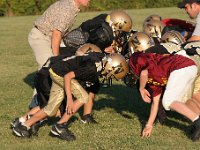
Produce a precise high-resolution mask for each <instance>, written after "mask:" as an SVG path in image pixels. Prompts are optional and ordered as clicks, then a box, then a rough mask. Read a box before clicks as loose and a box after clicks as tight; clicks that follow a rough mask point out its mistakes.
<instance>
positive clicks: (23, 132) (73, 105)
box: [13, 52, 128, 141]
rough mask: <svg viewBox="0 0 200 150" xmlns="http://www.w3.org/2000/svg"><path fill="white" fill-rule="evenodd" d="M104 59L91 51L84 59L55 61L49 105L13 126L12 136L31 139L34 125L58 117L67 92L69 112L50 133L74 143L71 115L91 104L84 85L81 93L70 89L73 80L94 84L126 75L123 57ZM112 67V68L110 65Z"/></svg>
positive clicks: (59, 57) (51, 70) (51, 73)
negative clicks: (51, 117)
mask: <svg viewBox="0 0 200 150" xmlns="http://www.w3.org/2000/svg"><path fill="white" fill-rule="evenodd" d="M104 56H105V55H104V54H102V53H101V52H88V53H87V54H84V55H82V56H72V57H65V58H63V56H57V57H56V58H57V61H54V63H53V64H52V65H51V68H50V70H49V72H50V76H51V79H52V87H51V91H50V98H49V101H48V103H47V105H46V106H45V107H44V108H43V109H41V110H39V111H38V112H37V113H36V114H34V115H33V116H32V117H31V118H30V119H28V120H27V121H25V122H24V123H20V124H18V125H17V126H16V127H14V128H13V133H14V134H15V135H16V136H19V137H30V136H31V132H30V128H31V126H32V125H33V124H35V123H36V122H38V121H40V120H42V119H44V118H46V117H50V116H54V115H55V114H56V112H57V110H58V108H59V106H60V104H61V102H62V101H63V99H64V95H65V94H64V91H65V92H66V95H67V102H66V112H65V113H64V115H63V116H62V118H61V119H60V121H58V123H57V124H56V125H54V126H53V127H52V130H51V133H52V134H53V135H55V136H57V137H59V138H61V139H64V140H67V141H71V140H75V136H74V134H73V133H72V132H71V131H69V130H68V129H67V126H66V124H67V122H68V120H69V119H70V118H71V116H72V115H73V114H74V113H75V112H76V111H77V110H78V109H79V108H80V107H81V106H82V105H83V104H84V103H86V102H87V101H88V97H89V94H88V93H87V92H86V90H85V89H84V88H83V87H82V86H79V88H80V89H78V93H76V92H77V91H76V90H74V89H72V87H71V82H72V80H73V79H77V80H81V81H84V82H87V83H89V84H91V85H92V84H94V83H95V82H96V81H98V77H99V75H100V74H103V75H104V76H117V75H121V74H126V73H125V70H126V69H123V68H128V65H127V64H126V61H125V59H124V58H123V57H122V56H121V55H119V54H112V55H110V56H108V57H104ZM116 57H117V58H118V63H116V62H114V61H115V58H116ZM54 59H55V57H54ZM102 61H103V62H102ZM109 64H112V65H111V66H109ZM122 64H123V65H122ZM108 67H110V69H108ZM106 68H107V69H106ZM105 70H106V72H105ZM75 82H76V80H75ZM80 91H82V92H80ZM72 93H73V95H74V96H76V100H75V101H73V97H72Z"/></svg>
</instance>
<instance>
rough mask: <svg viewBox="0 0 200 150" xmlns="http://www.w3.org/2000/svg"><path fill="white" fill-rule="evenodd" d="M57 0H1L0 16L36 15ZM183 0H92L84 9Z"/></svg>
mask: <svg viewBox="0 0 200 150" xmlns="http://www.w3.org/2000/svg"><path fill="white" fill-rule="evenodd" d="M55 1H57V0H12V1H11V0H1V1H0V16H12V15H36V14H41V13H42V12H44V11H45V10H46V9H47V7H48V6H49V5H51V4H52V3H53V2H55ZM180 1H181V0H143V1H141V0H109V1H108V0H91V1H90V6H89V7H88V8H85V9H82V10H83V11H108V10H113V9H139V8H159V7H172V6H176V5H177V3H178V2H180Z"/></svg>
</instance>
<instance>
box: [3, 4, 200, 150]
mask: <svg viewBox="0 0 200 150" xmlns="http://www.w3.org/2000/svg"><path fill="white" fill-rule="evenodd" d="M127 12H128V13H129V14H130V15H131V17H132V19H133V23H134V27H133V28H134V29H137V30H141V27H142V22H143V20H144V19H145V17H147V16H148V15H150V14H159V15H161V16H162V17H163V18H168V17H170V18H180V19H187V18H188V17H187V15H186V14H185V13H184V12H183V11H181V10H179V9H178V8H159V9H139V10H127ZM100 13H101V12H91V13H81V14H79V16H78V18H77V21H76V23H75V26H74V27H77V26H78V25H79V24H80V23H81V22H82V21H84V20H86V19H89V18H92V17H93V16H95V15H97V14H100ZM37 17H38V16H23V17H11V18H0V70H1V72H0V89H1V90H0V96H1V97H0V149H1V150H27V149H29V150H43V149H45V150H46V149H48V150H50V149H52V150H54V149H60V150H61V149H67V150H71V149H73V150H79V149H81V150H94V149H100V150H110V149H113V150H114V149H115V150H120V149H121V150H122V149H123V150H132V149H133V150H143V149H145V150H146V149H152V150H153V149H156V150H157V149H158V150H160V149H166V150H168V149H172V150H174V149H180V150H190V149H191V150H194V149H196V150H197V149H200V145H199V142H197V143H193V142H192V141H191V140H190V139H189V138H188V136H189V122H188V121H187V120H186V119H185V118H183V117H182V116H180V115H177V114H176V113H174V112H169V113H168V116H169V119H168V121H167V122H166V125H163V126H161V125H160V124H155V126H154V130H153V134H152V136H151V137H150V138H146V139H142V138H141V137H140V132H141V129H142V123H144V122H145V121H146V120H147V118H148V114H149V106H150V105H149V104H145V103H143V102H142V100H141V99H140V97H139V95H138V93H137V91H136V90H135V89H131V88H128V87H126V86H125V85H124V84H123V83H121V82H116V83H115V84H114V85H113V86H112V87H110V88H102V89H101V91H100V93H99V94H98V95H97V97H96V102H95V106H94V116H95V118H96V120H97V121H98V122H99V124H97V125H92V124H91V125H86V124H81V123H80V116H79V114H78V113H77V114H76V115H75V116H74V117H73V118H72V123H71V127H70V130H71V131H73V132H74V133H75V135H76V137H77V140H76V141H74V142H66V141H62V140H59V139H57V138H52V137H50V136H49V131H50V129H51V124H52V123H55V121H56V120H55V119H54V120H53V119H51V121H50V122H49V123H47V124H46V125H44V126H43V127H42V128H41V129H40V131H39V135H38V136H36V137H32V138H30V139H21V138H17V137H15V136H13V135H12V131H11V130H10V122H11V121H12V120H13V119H14V118H15V117H17V116H20V115H22V114H24V113H25V112H26V111H27V110H28V104H29V102H30V100H31V96H32V92H33V90H32V85H33V83H32V82H33V77H34V72H35V71H36V70H37V64H36V61H35V58H34V56H33V52H32V50H31V48H30V47H29V45H28V41H27V36H28V33H29V31H30V30H31V27H32V22H33V21H34V20H35V19H36V18H37Z"/></svg>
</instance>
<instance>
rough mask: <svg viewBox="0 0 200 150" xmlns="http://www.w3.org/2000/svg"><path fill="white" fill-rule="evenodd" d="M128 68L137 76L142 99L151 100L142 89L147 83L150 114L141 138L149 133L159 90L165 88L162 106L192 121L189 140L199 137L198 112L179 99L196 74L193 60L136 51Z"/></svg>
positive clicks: (155, 112) (157, 103)
mask: <svg viewBox="0 0 200 150" xmlns="http://www.w3.org/2000/svg"><path fill="white" fill-rule="evenodd" d="M130 67H131V69H132V72H133V73H134V74H135V75H136V76H138V77H139V78H140V88H139V90H140V94H141V96H142V99H143V100H144V101H145V102H147V103H150V102H151V98H150V93H149V92H148V91H147V90H146V89H145V87H146V85H147V84H148V85H149V87H150V88H151V90H152V92H153V93H152V95H153V98H152V105H151V111H150V116H149V119H148V121H147V124H146V126H145V128H144V129H143V131H142V137H149V136H150V135H151V133H152V129H153V123H154V121H155V118H156V115H157V112H158V105H159V101H160V97H161V93H162V91H163V90H165V91H164V95H163V98H162V104H163V106H164V108H165V109H166V110H174V111H176V112H178V113H180V114H181V115H183V116H185V117H187V118H188V119H189V120H191V121H192V122H193V123H192V136H191V138H192V140H193V141H196V140H199V138H200V118H199V115H198V114H197V113H195V112H194V111H193V110H191V109H190V108H189V107H188V106H187V105H186V104H185V103H183V102H181V100H182V98H183V96H184V94H185V93H186V91H187V89H188V88H189V87H190V86H191V84H192V83H193V81H194V79H195V77H196V75H197V67H196V65H195V63H194V61H192V60H191V59H189V58H187V57H184V56H182V55H169V54H165V55H161V54H155V53H141V52H136V53H133V54H132V56H131V58H130ZM183 79H184V80H183Z"/></svg>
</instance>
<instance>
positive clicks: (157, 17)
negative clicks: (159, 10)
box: [144, 14, 162, 23]
mask: <svg viewBox="0 0 200 150" xmlns="http://www.w3.org/2000/svg"><path fill="white" fill-rule="evenodd" d="M151 20H158V21H161V20H162V17H161V16H159V15H157V14H153V15H150V16H148V17H147V18H146V19H145V20H144V23H145V22H148V21H151Z"/></svg>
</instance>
